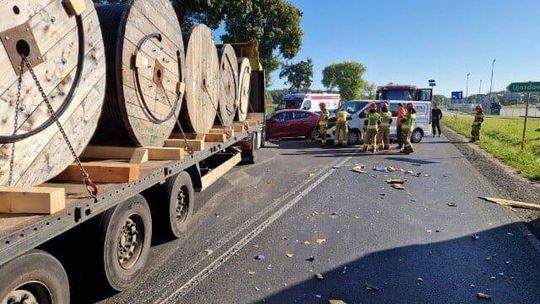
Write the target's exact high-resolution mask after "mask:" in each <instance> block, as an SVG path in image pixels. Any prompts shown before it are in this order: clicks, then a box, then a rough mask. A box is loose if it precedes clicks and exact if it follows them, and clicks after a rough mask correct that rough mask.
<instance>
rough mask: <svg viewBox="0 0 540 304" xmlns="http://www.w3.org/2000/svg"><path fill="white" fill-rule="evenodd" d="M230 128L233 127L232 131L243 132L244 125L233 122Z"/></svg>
mask: <svg viewBox="0 0 540 304" xmlns="http://www.w3.org/2000/svg"><path fill="white" fill-rule="evenodd" d="M232 128H233V130H234V132H238V133H245V132H246V125H245V124H244V123H238V122H235V123H234V124H233V125H232Z"/></svg>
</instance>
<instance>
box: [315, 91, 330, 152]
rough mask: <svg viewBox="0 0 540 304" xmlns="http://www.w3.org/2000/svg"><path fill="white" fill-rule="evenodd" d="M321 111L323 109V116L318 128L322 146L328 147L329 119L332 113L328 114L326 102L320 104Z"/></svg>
mask: <svg viewBox="0 0 540 304" xmlns="http://www.w3.org/2000/svg"><path fill="white" fill-rule="evenodd" d="M319 109H321V116H319V120H318V121H317V126H318V127H319V134H320V135H321V145H326V136H327V130H328V118H329V117H330V112H328V110H327V109H326V103H324V102H321V103H320V104H319Z"/></svg>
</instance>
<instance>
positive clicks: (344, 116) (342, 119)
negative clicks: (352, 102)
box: [336, 111, 349, 124]
mask: <svg viewBox="0 0 540 304" xmlns="http://www.w3.org/2000/svg"><path fill="white" fill-rule="evenodd" d="M348 118H349V113H348V112H347V111H339V112H337V113H336V124H346V123H347V120H348Z"/></svg>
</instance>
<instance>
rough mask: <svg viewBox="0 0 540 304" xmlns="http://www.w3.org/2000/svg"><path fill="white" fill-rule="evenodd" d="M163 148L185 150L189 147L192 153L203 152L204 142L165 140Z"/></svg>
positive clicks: (196, 140) (197, 140)
mask: <svg viewBox="0 0 540 304" xmlns="http://www.w3.org/2000/svg"><path fill="white" fill-rule="evenodd" d="M165 147H173V148H184V149H185V148H186V147H191V149H193V151H202V150H204V140H201V139H175V138H173V139H167V140H165Z"/></svg>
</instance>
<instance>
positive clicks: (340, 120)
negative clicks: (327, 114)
mask: <svg viewBox="0 0 540 304" xmlns="http://www.w3.org/2000/svg"><path fill="white" fill-rule="evenodd" d="M350 119H351V117H350V114H349V112H347V111H345V110H341V111H339V112H337V113H336V136H335V137H336V138H335V139H334V145H336V146H337V145H338V144H339V145H344V146H346V145H347V144H348V141H349V126H348V123H347V121H348V120H350Z"/></svg>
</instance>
